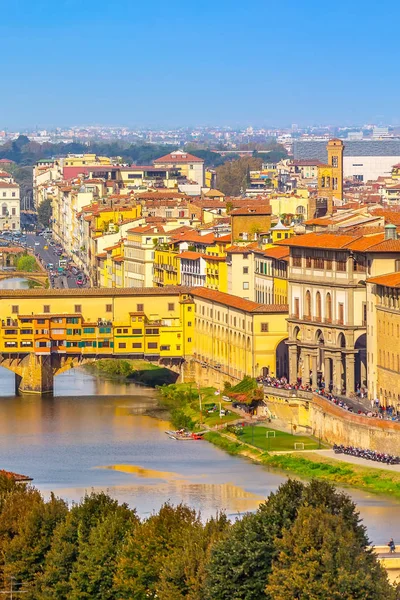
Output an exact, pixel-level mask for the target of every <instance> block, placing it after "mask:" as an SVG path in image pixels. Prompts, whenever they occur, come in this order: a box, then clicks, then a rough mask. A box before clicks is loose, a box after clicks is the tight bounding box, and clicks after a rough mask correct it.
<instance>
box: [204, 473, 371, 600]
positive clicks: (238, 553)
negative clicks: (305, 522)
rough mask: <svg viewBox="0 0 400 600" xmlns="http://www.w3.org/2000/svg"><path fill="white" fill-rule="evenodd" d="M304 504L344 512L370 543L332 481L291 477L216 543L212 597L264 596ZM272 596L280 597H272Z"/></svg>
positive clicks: (362, 539) (211, 569)
mask: <svg viewBox="0 0 400 600" xmlns="http://www.w3.org/2000/svg"><path fill="white" fill-rule="evenodd" d="M302 506H308V507H313V508H318V507H325V508H326V510H327V511H328V512H329V513H330V514H333V515H337V516H341V517H343V519H344V521H345V523H346V525H347V526H348V527H349V529H351V530H352V531H353V533H354V536H355V537H356V538H357V539H358V541H359V543H360V544H363V545H364V546H366V545H368V538H367V535H366V531H365V527H364V526H363V525H362V524H361V523H360V519H359V515H358V513H357V511H356V507H355V504H354V503H353V502H352V501H351V499H350V498H349V497H348V496H347V495H346V494H344V493H342V492H338V491H336V490H335V487H334V486H333V485H331V484H330V483H328V482H324V481H318V480H313V481H311V482H310V483H309V484H308V485H304V484H303V483H301V482H299V481H293V480H289V481H287V482H286V483H284V484H283V485H281V486H280V487H279V489H278V491H277V492H276V493H275V494H270V496H269V498H268V501H267V502H265V503H263V504H261V505H260V507H259V509H258V510H257V512H256V513H254V514H250V515H246V516H245V517H244V518H243V519H242V520H241V521H238V522H236V523H235V524H234V525H233V526H232V528H231V529H230V530H229V532H228V534H227V536H226V538H225V539H224V540H223V541H222V542H220V543H218V544H216V545H215V546H214V548H213V550H212V552H211V556H210V561H209V564H208V567H207V570H208V577H207V587H206V589H207V594H208V598H209V599H210V600H211V599H212V600H225V599H226V600H228V599H230V598H235V600H242V599H243V600H259V599H260V598H263V597H264V595H265V585H266V582H267V580H268V575H269V573H270V571H271V567H272V561H273V560H274V558H275V557H276V554H277V549H276V540H277V539H279V538H281V537H282V532H283V530H284V529H288V528H290V527H291V526H292V524H293V523H294V521H295V520H296V516H297V513H298V511H299V510H300V508H301V507H302ZM271 600H274V599H273V598H271Z"/></svg>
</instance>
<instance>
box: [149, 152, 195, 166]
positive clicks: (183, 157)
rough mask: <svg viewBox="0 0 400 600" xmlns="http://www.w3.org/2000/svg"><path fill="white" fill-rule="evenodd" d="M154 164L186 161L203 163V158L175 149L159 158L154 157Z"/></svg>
mask: <svg viewBox="0 0 400 600" xmlns="http://www.w3.org/2000/svg"><path fill="white" fill-rule="evenodd" d="M153 162H154V164H158V163H159V164H163V163H171V162H172V163H188V162H199V163H203V162H204V160H203V159H202V158H198V157H197V156H193V154H189V153H188V152H180V151H179V150H176V151H175V152H170V153H169V154H166V155H165V156H161V158H156V159H155V160H154V161H153Z"/></svg>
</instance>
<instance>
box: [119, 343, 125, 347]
mask: <svg viewBox="0 0 400 600" xmlns="http://www.w3.org/2000/svg"><path fill="white" fill-rule="evenodd" d="M118 348H126V343H125V342H121V343H119V344H118Z"/></svg>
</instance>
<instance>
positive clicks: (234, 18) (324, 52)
mask: <svg viewBox="0 0 400 600" xmlns="http://www.w3.org/2000/svg"><path fill="white" fill-rule="evenodd" d="M0 10H1V20H0V56H1V80H0V81H1V83H0V128H4V127H6V128H9V129H13V128H23V127H33V126H38V127H48V128H49V127H54V126H68V125H126V126H132V127H179V126H185V127H186V126H198V125H211V126H215V125H221V126H229V125H230V126H233V127H235V126H243V125H246V126H247V125H256V126H257V125H258V126H288V125H291V124H292V123H296V124H299V125H300V126H304V125H313V124H331V125H339V124H344V125H348V124H363V123H387V124H400V102H399V95H400V76H399V58H400V56H399V55H400V45H399V42H398V37H399V34H398V30H399V25H398V24H399V18H400V2H398V0H381V1H380V2H375V1H374V2H372V1H371V0H346V1H344V0H334V1H333V2H332V1H331V2H323V1H318V2H317V1H315V0H300V1H299V0H281V1H280V2H276V1H274V2H272V0H251V1H247V2H242V1H240V2H239V1H238V0H196V1H194V2H193V1H182V0H181V1H179V2H178V1H176V0H169V2H167V1H165V0H152V2H144V1H143V0H140V1H139V0H107V1H104V0H96V1H94V0H56V1H54V0H52V1H49V0H34V1H33V0H12V1H11V2H10V1H9V0H7V1H6V0H0Z"/></svg>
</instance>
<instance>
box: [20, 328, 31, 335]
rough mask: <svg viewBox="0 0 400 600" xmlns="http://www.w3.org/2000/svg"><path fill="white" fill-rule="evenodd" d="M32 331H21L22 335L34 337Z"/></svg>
mask: <svg viewBox="0 0 400 600" xmlns="http://www.w3.org/2000/svg"><path fill="white" fill-rule="evenodd" d="M32 333H33V331H32V329H21V335H32Z"/></svg>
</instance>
